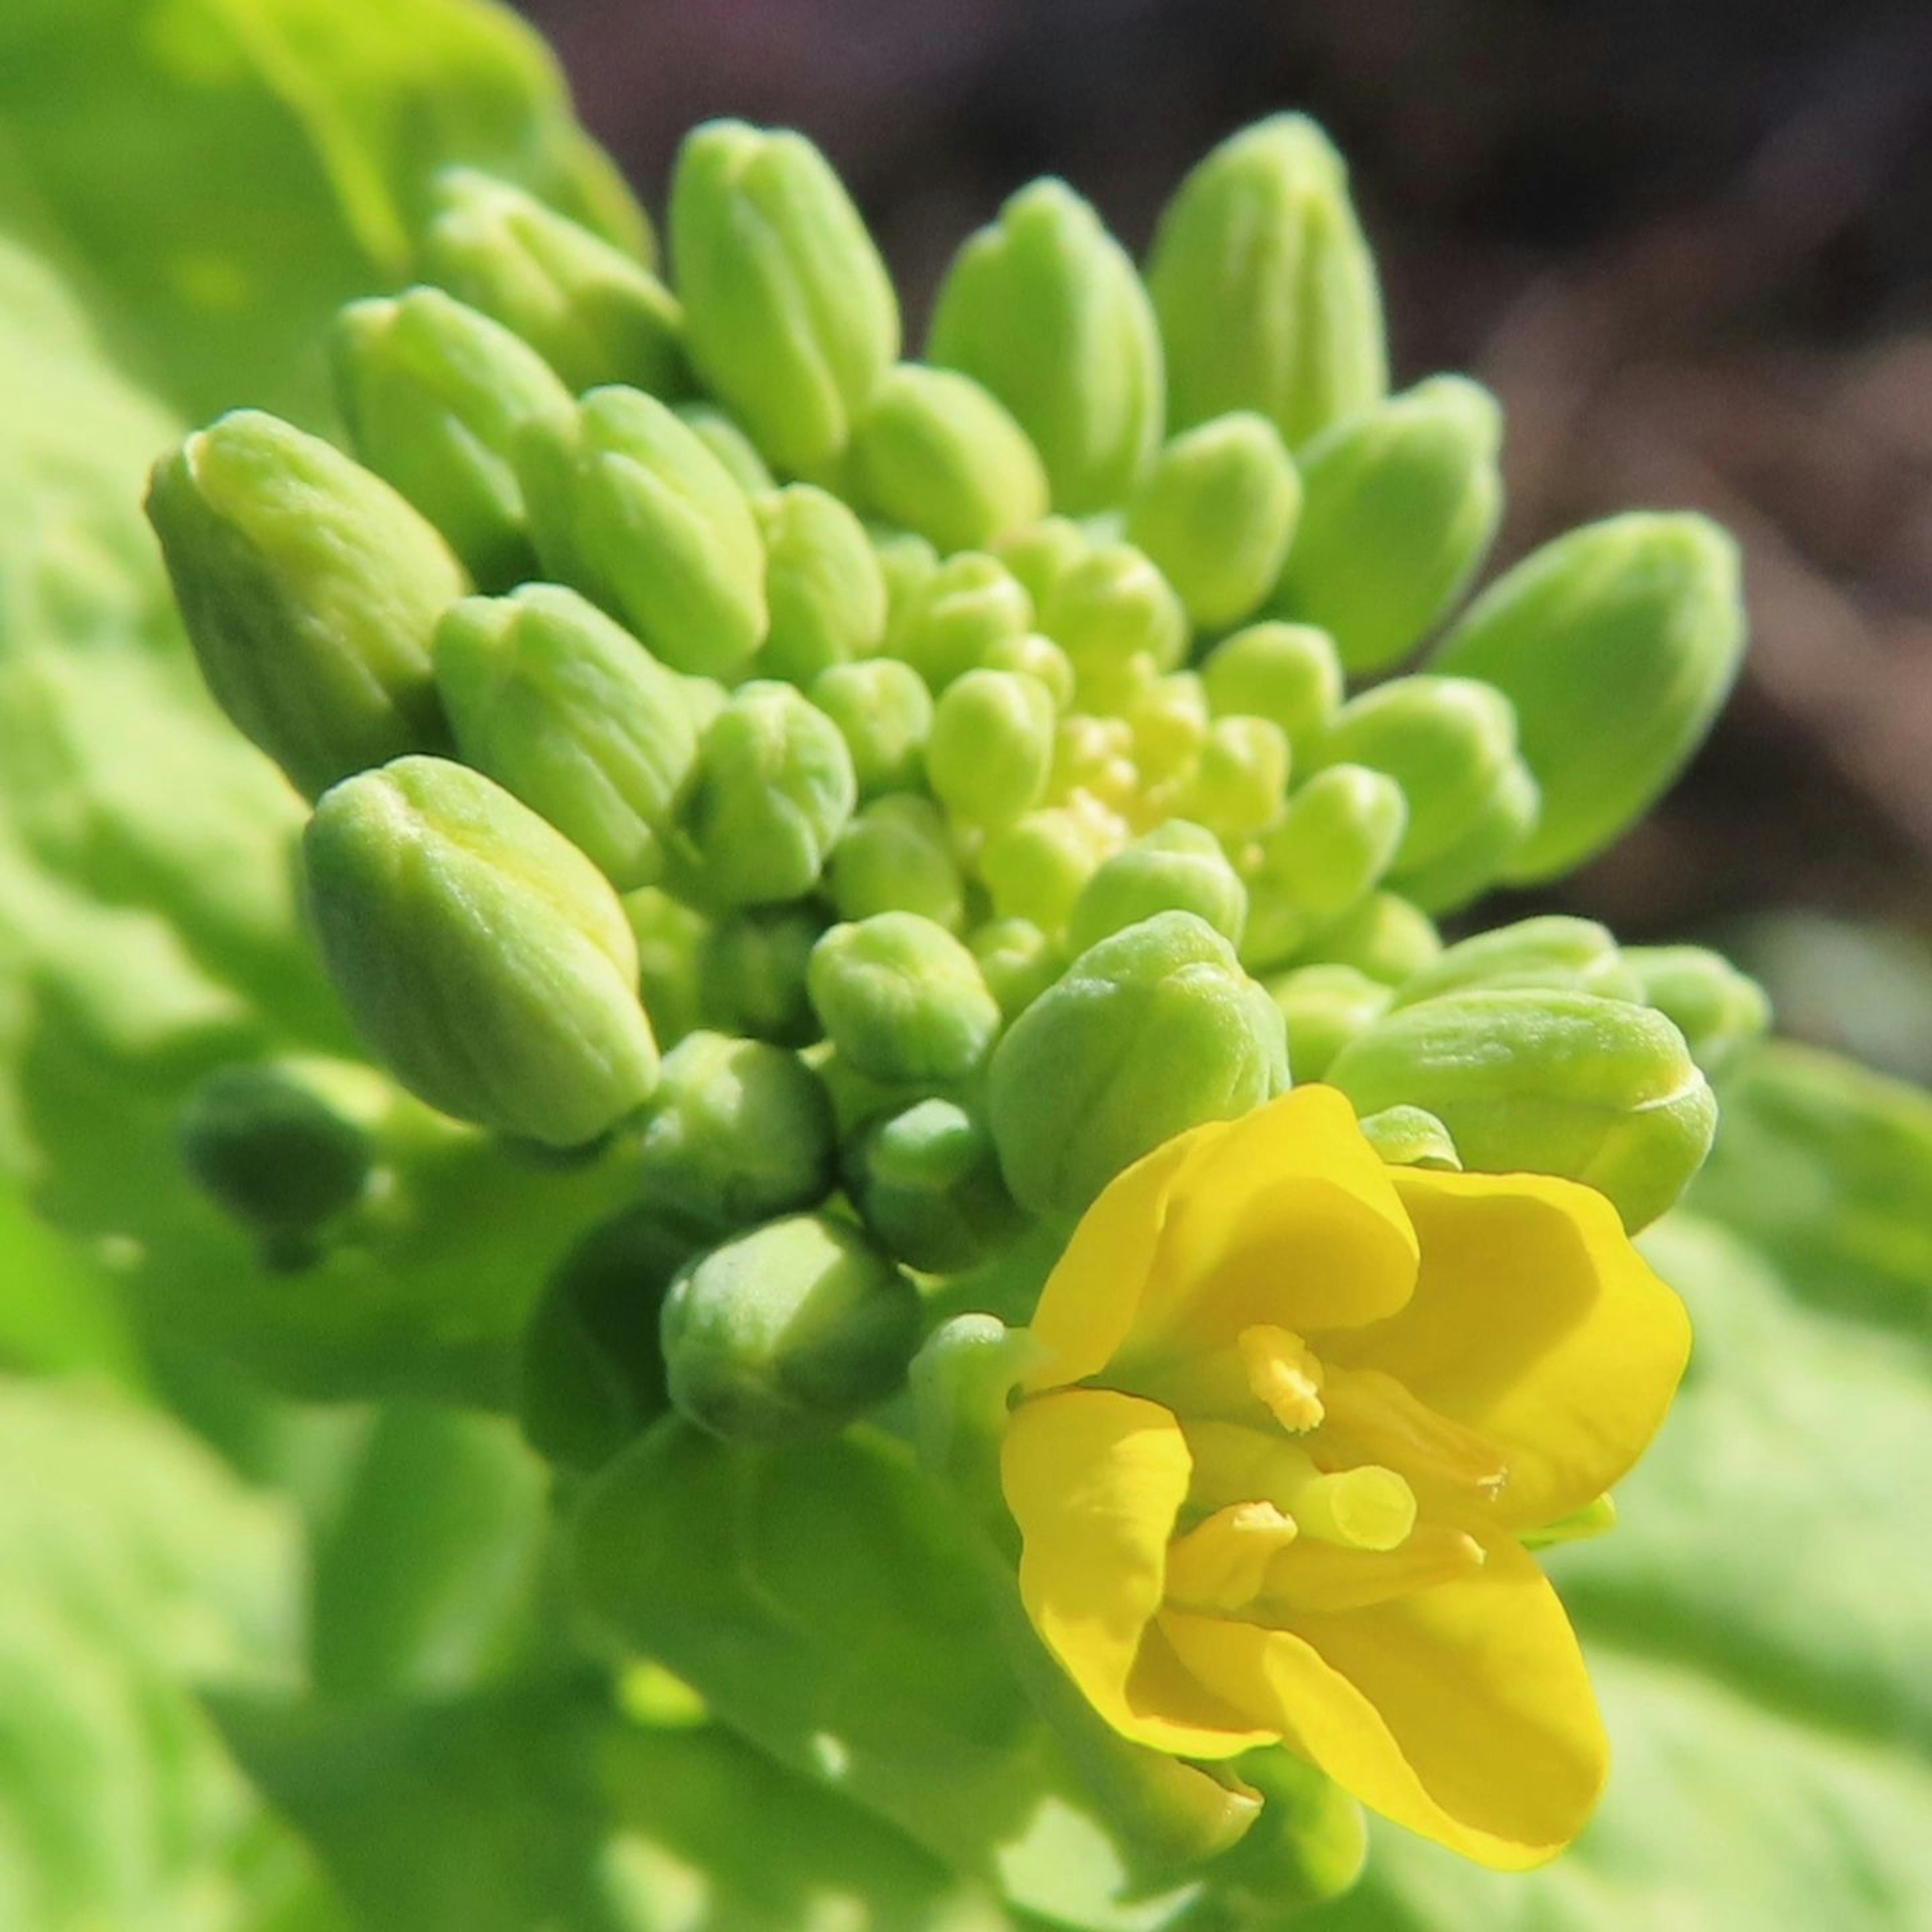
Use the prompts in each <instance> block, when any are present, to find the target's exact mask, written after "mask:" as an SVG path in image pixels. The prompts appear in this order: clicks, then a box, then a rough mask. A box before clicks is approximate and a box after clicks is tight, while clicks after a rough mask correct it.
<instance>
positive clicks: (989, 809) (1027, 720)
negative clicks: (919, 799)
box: [926, 670, 1055, 826]
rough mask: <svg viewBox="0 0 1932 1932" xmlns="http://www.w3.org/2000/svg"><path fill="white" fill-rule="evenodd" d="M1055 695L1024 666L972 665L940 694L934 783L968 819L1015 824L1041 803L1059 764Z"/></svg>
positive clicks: (932, 753) (930, 768) (932, 751)
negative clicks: (1055, 756) (1055, 750)
mask: <svg viewBox="0 0 1932 1932" xmlns="http://www.w3.org/2000/svg"><path fill="white" fill-rule="evenodd" d="M1054 723H1055V716H1054V708H1053V697H1052V693H1051V692H1050V691H1048V689H1047V688H1046V685H1043V684H1042V683H1041V682H1040V680H1039V679H1037V678H1034V677H1029V676H1028V675H1027V674H1026V673H1025V672H1024V671H1016V670H969V671H968V672H967V673H966V674H965V676H963V677H960V678H956V679H954V681H953V682H952V683H951V684H950V685H947V688H945V690H944V691H942V692H941V694H940V697H939V702H938V704H937V705H935V706H934V708H933V714H932V737H931V738H930V739H929V740H928V742H927V744H926V782H927V783H928V784H930V785H931V786H932V790H933V795H934V796H935V797H936V798H937V799H938V800H939V802H941V804H942V805H944V806H945V807H946V808H947V811H949V812H950V814H952V816H953V818H954V819H955V820H957V821H958V822H959V823H962V824H965V825H977V826H995V825H1007V824H1010V823H1012V822H1013V820H1015V819H1016V818H1018V817H1021V816H1022V814H1024V813H1025V812H1026V811H1028V810H1030V809H1031V808H1032V807H1033V806H1034V805H1036V804H1037V803H1038V802H1039V800H1040V794H1041V793H1042V792H1043V791H1044V790H1046V780H1047V774H1048V773H1049V771H1050V770H1051V769H1052V766H1053V744H1054Z"/></svg>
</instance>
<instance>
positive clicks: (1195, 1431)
mask: <svg viewBox="0 0 1932 1932" xmlns="http://www.w3.org/2000/svg"><path fill="white" fill-rule="evenodd" d="M1183 1426H1184V1428H1185V1429H1186V1430H1187V1448H1188V1453H1189V1454H1190V1457H1192V1458H1193V1475H1192V1477H1191V1478H1190V1484H1189V1488H1188V1501H1189V1502H1190V1505H1192V1506H1193V1508H1196V1509H1203V1510H1208V1511H1214V1510H1217V1509H1219V1508H1221V1507H1222V1506H1223V1505H1225V1504H1226V1503H1227V1502H1229V1499H1231V1498H1234V1499H1241V1498H1245V1497H1250V1496H1259V1497H1262V1498H1264V1499H1266V1500H1267V1501H1268V1502H1271V1503H1272V1504H1274V1506H1275V1508H1277V1510H1280V1511H1282V1512H1283V1514H1285V1515H1288V1516H1292V1517H1294V1518H1295V1521H1296V1522H1297V1523H1298V1524H1299V1525H1300V1526H1301V1532H1302V1534H1303V1535H1304V1536H1312V1537H1316V1538H1319V1539H1320V1540H1321V1541H1324V1542H1328V1543H1340V1544H1346V1545H1348V1546H1349V1547H1351V1548H1353V1549H1358V1550H1392V1549H1394V1547H1396V1545H1397V1544H1399V1543H1400V1542H1401V1541H1402V1540H1403V1538H1405V1537H1406V1536H1407V1535H1408V1534H1409V1532H1410V1530H1411V1529H1413V1528H1414V1527H1415V1491H1414V1490H1412V1489H1411V1488H1410V1487H1409V1484H1407V1483H1406V1481H1403V1478H1401V1477H1400V1475H1397V1473H1396V1472H1395V1471H1394V1470H1393V1469H1379V1468H1377V1467H1375V1466H1373V1465H1370V1466H1365V1467H1364V1468H1361V1469H1342V1470H1337V1471H1335V1472H1332V1473H1331V1472H1328V1471H1325V1470H1323V1469H1319V1468H1318V1467H1317V1466H1316V1463H1315V1462H1314V1460H1313V1458H1312V1457H1310V1455H1309V1454H1308V1452H1307V1451H1306V1450H1305V1449H1302V1448H1298V1447H1297V1446H1296V1445H1295V1444H1294V1443H1292V1442H1289V1441H1287V1440H1286V1439H1284V1438H1283V1437H1282V1436H1277V1435H1276V1434H1275V1433H1274V1432H1273V1431H1272V1430H1268V1429H1265V1428H1262V1429H1247V1428H1244V1427H1242V1426H1241V1424H1238V1423H1232V1422H1187V1423H1184V1425H1183Z"/></svg>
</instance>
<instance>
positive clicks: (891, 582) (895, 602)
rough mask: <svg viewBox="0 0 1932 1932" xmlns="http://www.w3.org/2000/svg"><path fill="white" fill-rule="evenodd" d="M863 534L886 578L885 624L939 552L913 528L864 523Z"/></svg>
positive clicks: (895, 616)
mask: <svg viewBox="0 0 1932 1932" xmlns="http://www.w3.org/2000/svg"><path fill="white" fill-rule="evenodd" d="M865 535H866V536H867V537H868V538H869V539H870V540H871V545H872V554H873V555H874V556H876V557H877V559H878V560H879V573H880V575H881V576H882V577H884V579H885V580H886V625H887V627H888V628H890V627H891V625H893V624H894V623H895V622H897V621H898V616H899V613H900V612H901V611H902V610H904V608H905V607H906V605H907V603H908V602H909V601H910V599H911V598H912V595H913V592H915V591H916V590H917V589H919V586H920V585H921V584H922V583H925V581H926V579H927V578H928V577H930V576H932V574H933V572H934V571H936V570H937V569H938V568H939V553H938V551H937V550H935V549H934V548H933V547H932V544H929V543H928V542H927V541H926V539H925V538H923V537H922V536H921V535H919V532H917V531H916V530H895V529H892V528H891V527H890V526H889V525H887V524H885V523H868V525H867V526H865Z"/></svg>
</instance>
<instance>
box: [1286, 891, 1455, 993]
mask: <svg viewBox="0 0 1932 1932" xmlns="http://www.w3.org/2000/svg"><path fill="white" fill-rule="evenodd" d="M1441 951H1442V938H1441V935H1439V934H1438V932H1436V925H1435V922H1434V921H1433V919H1430V916H1429V915H1428V914H1427V913H1426V912H1422V911H1420V910H1418V909H1417V908H1416V907H1415V906H1412V905H1411V904H1409V901H1408V900H1406V898H1402V897H1401V896H1400V895H1399V894H1397V893H1395V892H1371V893H1370V895H1368V897H1367V898H1365V899H1364V900H1363V901H1362V902H1361V904H1360V905H1358V906H1357V907H1355V909H1354V910H1353V911H1352V912H1346V913H1343V915H1342V916H1341V917H1340V919H1337V921H1336V922H1335V923H1334V925H1333V926H1327V927H1325V928H1324V929H1322V931H1321V932H1318V933H1317V934H1316V935H1315V937H1314V938H1313V939H1312V940H1311V941H1310V942H1309V943H1308V944H1307V945H1306V946H1304V947H1302V948H1301V953H1300V959H1301V964H1303V965H1307V966H1318V965H1334V966H1353V967H1355V968H1358V970H1359V971H1362V972H1364V973H1366V974H1367V975H1368V976H1369V977H1370V979H1371V980H1380V981H1381V982H1382V984H1383V985H1384V986H1400V985H1402V984H1403V982H1404V981H1405V980H1409V979H1412V978H1413V977H1415V975H1416V974H1418V973H1419V972H1421V971H1422V969H1423V968H1424V967H1425V966H1427V965H1428V964H1429V962H1430V961H1431V960H1432V959H1434V958H1435V957H1436V956H1437V954H1439V953H1440V952H1441Z"/></svg>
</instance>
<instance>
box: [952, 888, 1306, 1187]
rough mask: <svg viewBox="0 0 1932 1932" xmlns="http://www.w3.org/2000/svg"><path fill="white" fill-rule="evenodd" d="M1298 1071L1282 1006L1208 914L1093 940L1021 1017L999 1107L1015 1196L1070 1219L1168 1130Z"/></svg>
mask: <svg viewBox="0 0 1932 1932" xmlns="http://www.w3.org/2000/svg"><path fill="white" fill-rule="evenodd" d="M1288 1079H1289V1076H1288V1050H1287V1046H1286V1033H1285V1030H1284V1028H1283V1022H1282V1016H1281V1013H1280V1009H1279V1008H1278V1007H1277V1006H1276V1005H1275V1004H1274V1001H1272V1000H1271V998H1269V997H1268V994H1267V993H1266V992H1265V991H1264V990H1263V989H1262V988H1261V987H1260V986H1257V985H1256V983H1254V981H1253V980H1250V978H1249V977H1247V974H1245V973H1244V972H1243V971H1241V966H1240V965H1239V963H1238V962H1237V960H1236V959H1235V951H1234V948H1233V947H1231V946H1230V945H1229V944H1228V942H1227V941H1226V939H1224V938H1223V937H1222V936H1221V935H1220V934H1219V933H1218V932H1216V931H1215V930H1214V928H1213V927H1212V926H1209V925H1208V923H1207V922H1206V921H1205V920H1204V919H1198V918H1196V916H1194V914H1193V913H1187V912H1164V913H1158V914H1157V915H1156V916H1154V918H1152V919H1143V920H1142V922H1141V923H1140V924H1139V925H1138V926H1129V927H1128V928H1127V930H1126V931H1125V932H1117V933H1115V934H1113V935H1112V936H1111V937H1109V938H1106V939H1103V940H1102V941H1100V944H1098V945H1097V946H1094V947H1090V948H1089V949H1088V950H1087V951H1086V952H1085V953H1082V954H1081V955H1080V956H1079V958H1078V959H1076V960H1075V961H1074V962H1073V965H1071V966H1070V967H1069V968H1067V971H1066V973H1065V974H1064V975H1063V976H1062V977H1061V979H1060V980H1058V981H1057V982H1056V983H1055V984H1054V985H1053V986H1051V987H1049V989H1047V991H1046V992H1044V993H1043V994H1042V995H1040V998H1038V999H1037V1000H1036V1001H1034V1003H1033V1004H1032V1005H1031V1006H1030V1007H1028V1008H1027V1010H1026V1011H1025V1013H1022V1014H1021V1015H1020V1016H1019V1019H1016V1021H1014V1022H1013V1025H1012V1026H1011V1027H1010V1028H1009V1029H1008V1030H1007V1034H1006V1037H1005V1038H1004V1039H1003V1040H1001V1042H1000V1044H999V1046H998V1049H996V1050H995V1052H994V1055H993V1061H992V1067H991V1070H990V1073H989V1085H988V1088H987V1100H988V1106H989V1120H990V1121H991V1123H992V1130H993V1139H994V1142H995V1145H997V1146H998V1149H999V1153H1000V1166H1001V1171H1002V1172H1004V1174H1005V1175H1006V1179H1007V1187H1009V1188H1010V1190H1012V1193H1013V1198H1014V1199H1016V1201H1018V1202H1019V1203H1020V1205H1022V1207H1024V1208H1027V1209H1028V1210H1029V1211H1031V1213H1034V1214H1039V1215H1043V1216H1047V1217H1052V1218H1055V1219H1070V1218H1072V1217H1074V1216H1076V1215H1079V1214H1082V1213H1083V1212H1084V1211H1085V1209H1086V1208H1087V1207H1088V1205H1089V1204H1090V1203H1091V1202H1092V1200H1093V1199H1094V1196H1096V1195H1097V1194H1098V1193H1100V1190H1101V1189H1102V1188H1103V1187H1106V1184H1107V1183H1108V1182H1109V1181H1111V1180H1112V1178H1114V1176H1115V1175H1117V1174H1118V1173H1119V1172H1121V1169H1123V1168H1124V1167H1127V1166H1129V1165H1130V1164H1131V1163H1133V1162H1134V1161H1136V1160H1139V1158H1140V1157H1141V1156H1142V1154H1147V1153H1148V1152H1150V1151H1152V1150H1153V1149H1154V1148H1157V1147H1158V1146H1160V1144H1161V1143H1162V1142H1163V1141H1166V1140H1171V1139H1173V1137H1174V1136H1175V1135H1176V1134H1178V1133H1184V1132H1185V1131H1186V1130H1187V1129H1188V1128H1190V1127H1198V1126H1199V1125H1200V1124H1201V1123H1202V1121H1217V1120H1231V1119H1233V1118H1235V1117H1236V1116H1238V1115H1241V1114H1245V1113H1246V1112H1248V1111H1249V1109H1250V1108H1253V1107H1257V1106H1260V1105H1261V1104H1262V1102H1263V1101H1265V1100H1268V1099H1270V1098H1271V1097H1272V1096H1274V1094H1278V1093H1280V1092H1281V1091H1283V1089H1284V1088H1286V1086H1287V1085H1288Z"/></svg>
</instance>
